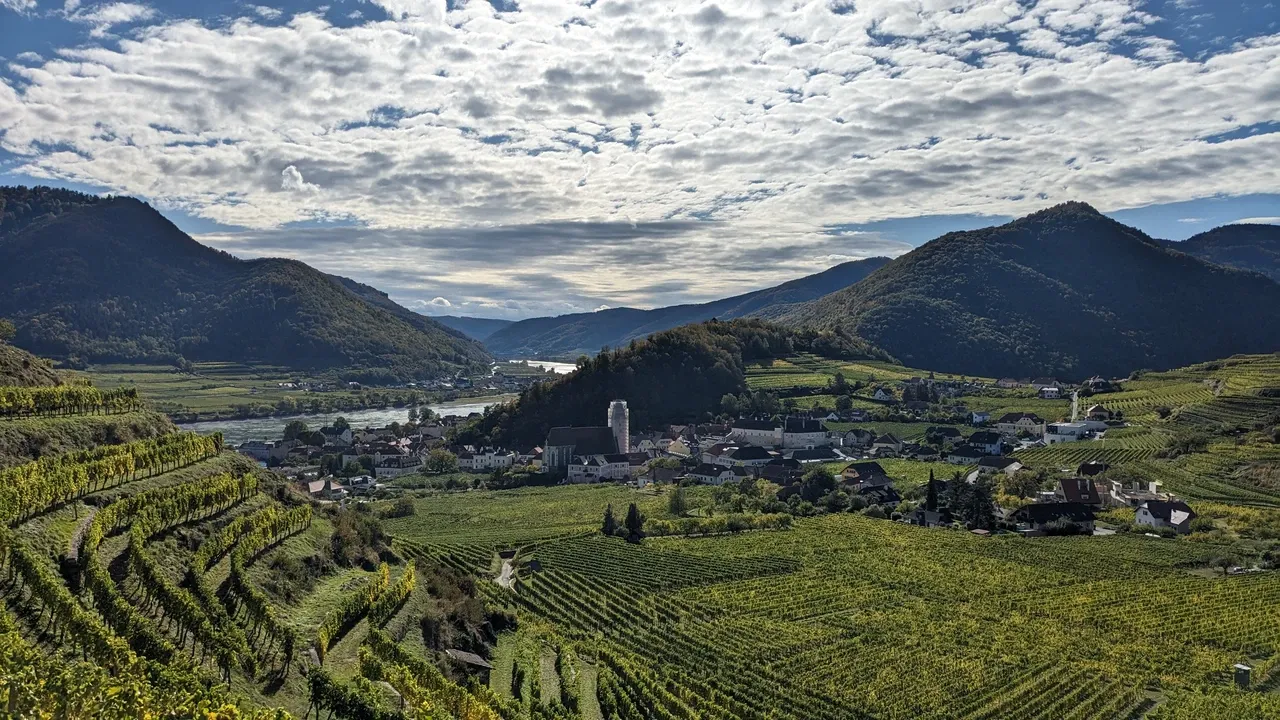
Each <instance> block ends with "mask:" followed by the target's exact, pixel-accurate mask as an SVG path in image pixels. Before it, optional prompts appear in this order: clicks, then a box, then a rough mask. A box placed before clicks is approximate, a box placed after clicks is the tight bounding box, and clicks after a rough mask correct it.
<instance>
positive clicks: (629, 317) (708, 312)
mask: <svg viewBox="0 0 1280 720" xmlns="http://www.w3.org/2000/svg"><path fill="white" fill-rule="evenodd" d="M888 262H889V259H888V258H868V259H866V260H855V261H853V262H847V263H842V264H840V265H837V266H835V267H833V268H830V269H828V270H824V271H823V272H820V273H817V274H815V275H809V276H807V277H802V278H798V279H796V280H791V281H790V282H786V283H783V284H781V285H778V286H776V287H771V288H766V289H764V290H757V291H755V292H750V293H746V294H745V295H737V296H735V297H731V298H725V299H723V300H716V301H714V302H709V303H701V304H697V305H673V306H671V307H664V308H657V309H654V310H637V309H635V308H613V309H609V310H601V311H599V312H592V313H577V314H574V315H561V316H559V317H551V318H533V319H530V320H523V321H520V322H517V323H514V324H512V325H510V326H508V327H506V328H503V329H501V330H498V331H497V332H495V333H493V334H492V335H490V336H489V337H488V338H486V339H485V341H484V342H485V346H486V347H488V348H489V350H490V352H492V353H493V354H495V355H498V356H501V357H563V358H572V357H576V356H578V355H581V354H584V353H586V354H594V353H596V352H599V351H600V348H602V347H605V346H609V347H616V346H618V345H622V344H625V343H626V342H628V341H630V340H632V339H635V338H643V337H646V336H648V335H650V334H652V333H655V332H658V331H659V330H669V329H671V328H674V327H679V326H681V325H688V324H689V323H697V322H703V321H705V320H710V319H712V318H715V319H718V320H733V319H735V318H743V317H752V316H773V315H777V314H780V313H781V312H782V311H783V310H784V309H785V308H786V307H788V306H790V305H794V304H796V303H802V302H806V301H809V300H813V299H815V298H819V297H822V296H823V295H826V294H828V293H831V292H835V291H836V290H839V289H841V288H844V287H848V286H849V285H852V284H854V283H856V282H858V281H859V280H862V279H863V278H865V277H866V276H867V275H869V274H871V273H872V272H874V271H875V270H877V269H879V268H881V267H883V266H884V265H885V264H886V263H888Z"/></svg>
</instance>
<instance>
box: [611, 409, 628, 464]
mask: <svg viewBox="0 0 1280 720" xmlns="http://www.w3.org/2000/svg"><path fill="white" fill-rule="evenodd" d="M609 429H611V430H613V439H614V440H616V441H617V442H618V452H620V453H626V452H631V414H630V412H629V411H628V410H627V401H626V400H614V401H613V402H611V403H609Z"/></svg>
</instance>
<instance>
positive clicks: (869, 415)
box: [238, 377, 1196, 536]
mask: <svg viewBox="0 0 1280 720" xmlns="http://www.w3.org/2000/svg"><path fill="white" fill-rule="evenodd" d="M1117 386H1118V383H1113V382H1112V381H1107V380H1103V379H1101V378H1092V379H1090V380H1088V381H1086V382H1085V383H1082V384H1081V385H1080V386H1078V387H1075V388H1072V387H1070V386H1066V385H1063V384H1060V383H1058V382H1056V381H1054V380H1052V379H1047V378H1040V379H1035V380H1022V381H1018V380H1014V379H1011V378H1005V379H1001V380H999V381H996V382H995V383H993V384H992V387H993V388H995V389H996V391H997V392H999V391H1008V390H1015V389H1023V390H1024V391H1025V390H1026V389H1028V388H1029V389H1030V390H1033V391H1034V393H1035V397H1037V398H1039V399H1043V400H1059V399H1065V398H1067V397H1070V398H1071V410H1070V413H1069V415H1067V416H1065V417H1063V418H1061V419H1058V420H1056V421H1049V420H1046V419H1045V418H1042V417H1040V416H1039V415H1037V414H1036V413H1033V412H1010V413H1003V414H1000V415H998V416H995V417H993V416H992V414H991V413H989V412H984V411H972V412H971V411H968V410H967V409H966V408H965V407H964V406H963V405H962V404H958V403H957V402H954V400H955V398H957V397H959V396H961V395H962V394H966V393H973V392H977V391H981V390H983V389H984V388H983V386H982V384H981V383H979V382H978V381H975V380H969V381H955V380H945V381H944V380H933V379H925V378H915V377H913V378H910V379H908V380H903V381H900V382H898V383H897V384H896V387H895V386H894V385H892V384H881V385H878V386H876V387H874V388H871V387H868V388H866V393H867V396H868V397H869V398H870V400H872V401H874V402H876V403H879V404H881V405H882V406H883V408H884V410H881V411H879V412H878V413H873V411H869V410H867V409H865V408H853V407H845V408H843V409H836V410H829V409H825V408H814V409H811V410H797V409H793V408H787V409H785V410H784V411H783V412H781V413H778V414H773V415H767V414H745V415H742V416H740V417H737V418H728V417H721V418H718V420H719V421H718V422H707V423H696V424H681V425H669V426H666V427H662V428H647V429H638V430H635V431H633V429H632V427H631V423H630V412H629V409H628V407H627V403H626V401H625V400H615V401H613V402H612V403H610V404H609V406H608V407H607V408H601V417H602V419H604V420H605V422H604V423H603V424H601V425H598V426H577V427H574V426H565V427H555V428H552V429H551V430H550V432H549V433H548V434H547V436H546V438H545V441H544V442H543V443H542V444H541V445H537V446H531V447H521V448H500V447H476V446H473V445H461V444H458V443H456V442H455V441H454V440H453V439H452V438H453V437H454V436H455V434H456V432H455V431H456V430H457V429H459V428H461V427H462V426H464V425H466V424H467V423H470V422H472V421H474V420H476V419H477V418H478V417H479V414H478V413H472V414H471V415H470V416H447V417H440V418H437V417H433V416H431V415H430V414H429V413H428V412H426V411H423V412H422V413H421V415H420V414H419V411H418V410H417V408H411V409H410V410H409V412H408V416H407V421H406V422H405V423H392V424H391V425H389V426H387V427H383V428H378V429H374V428H367V429H357V428H352V427H350V426H349V425H348V424H346V423H345V421H342V420H339V421H338V422H336V423H335V424H334V425H332V426H328V427H324V428H321V429H319V430H315V431H312V430H310V429H308V428H305V427H291V428H288V429H286V433H285V435H286V437H284V438H282V439H281V440H279V441H276V442H269V443H268V442H258V441H254V442H247V443H244V444H242V445H241V446H240V447H239V448H238V449H239V451H240V452H241V453H243V454H245V455H248V456H250V457H253V458H254V459H256V460H258V461H259V462H262V463H264V464H266V465H269V466H273V467H276V468H277V469H279V470H280V471H282V472H284V473H285V474H288V475H290V476H292V477H295V478H297V479H298V481H299V482H300V483H303V484H304V485H305V489H306V490H307V492H308V493H309V494H310V495H312V496H313V497H315V498H317V499H319V500H322V501H334V502H346V501H347V500H349V499H350V500H354V499H358V498H365V497H373V496H375V495H376V496H378V497H386V496H387V495H388V494H389V493H394V492H395V491H396V489H397V488H403V487H411V486H413V482H414V481H415V480H417V479H420V478H421V479H429V478H431V477H433V476H442V477H448V478H450V481H449V482H450V487H460V488H465V487H478V486H479V485H480V483H482V482H489V483H490V484H491V483H492V481H493V480H495V479H496V480H497V481H498V483H499V484H498V486H500V487H511V486H516V485H519V484H523V483H528V484H552V483H564V484H588V483H629V484H632V485H634V486H637V487H647V486H649V485H651V484H659V485H665V484H671V483H679V484H685V485H694V484H698V485H712V486H725V485H732V486H735V487H737V486H742V487H746V486H747V485H751V486H755V484H757V483H760V484H769V485H772V486H776V488H777V490H776V498H777V501H778V502H779V503H784V504H785V505H780V507H784V508H786V509H789V510H790V511H797V510H799V511H800V512H805V511H806V509H807V508H808V507H810V506H814V505H817V506H824V505H825V506H826V507H828V508H830V509H836V508H838V509H849V508H852V509H869V512H870V513H872V514H874V515H876V516H883V517H885V518H888V519H893V520H897V521H899V522H904V523H910V524H915V525H921V526H926V527H937V526H956V527H964V528H966V529H969V530H971V531H974V532H977V533H979V534H985V533H988V532H991V531H997V532H1001V531H1007V532H1017V533H1021V534H1024V535H1030V536H1035V535H1049V534H1088V533H1096V534H1109V533H1111V532H1112V530H1109V529H1106V528H1103V527H1098V526H1097V516H1098V515H1099V514H1100V513H1104V512H1105V511H1106V510H1107V509H1109V508H1116V507H1124V508H1131V509H1132V511H1133V513H1134V525H1135V527H1137V526H1142V527H1143V528H1147V529H1149V530H1150V531H1152V532H1158V533H1165V534H1185V533H1188V532H1190V531H1191V524H1192V522H1193V521H1194V519H1195V517H1196V515H1195V513H1194V512H1193V511H1192V510H1191V508H1190V507H1189V506H1188V505H1187V504H1186V503H1185V502H1183V501H1182V500H1180V499H1179V498H1177V497H1174V496H1173V495H1171V494H1169V493H1167V492H1164V491H1163V489H1162V488H1161V486H1160V483H1158V482H1139V481H1134V480H1126V479H1124V478H1120V479H1116V478H1112V477H1109V475H1110V473H1108V472H1107V471H1108V470H1109V469H1110V468H1109V466H1108V465H1107V464H1106V463H1103V462H1097V461H1086V462H1083V463H1079V464H1078V465H1076V466H1074V467H1064V468H1055V469H1054V470H1055V471H1054V472H1052V473H1044V472H1041V473H1039V474H1038V475H1037V476H1036V481H1037V482H1038V486H1037V487H1032V488H1026V486H1025V483H1023V484H1022V486H1023V487H1024V490H1023V491H1022V493H1021V494H1020V496H1014V497H1011V496H1009V495H1008V494H1001V495H999V500H1001V501H1003V502H997V499H996V497H995V495H996V493H993V492H992V491H991V488H993V487H997V486H1000V485H1002V484H1003V483H1002V482H1001V480H1002V479H1004V482H1005V483H1009V482H1010V481H1012V479H1014V478H1018V477H1022V476H1029V475H1031V471H1030V468H1028V467H1027V466H1026V465H1024V463H1023V462H1021V461H1020V460H1019V459H1018V453H1019V452H1021V451H1028V450H1035V449H1038V448H1044V447H1049V446H1053V445H1059V444H1063V443H1091V442H1102V441H1104V440H1105V438H1106V435H1107V433H1108V432H1109V431H1112V430H1115V429H1118V428H1123V427H1125V426H1126V425H1127V423H1126V421H1125V420H1124V417H1123V413H1122V412H1119V411H1116V412H1113V411H1111V410H1109V409H1108V408H1107V407H1106V405H1105V403H1104V402H1091V403H1090V404H1089V406H1088V407H1087V408H1083V409H1081V407H1080V406H1081V405H1083V404H1085V403H1084V402H1082V400H1083V398H1082V397H1080V395H1081V390H1084V394H1087V395H1088V396H1089V397H1090V398H1096V396H1099V395H1105V394H1106V393H1107V392H1110V391H1112V390H1114V389H1115V388H1116V387H1117ZM907 398H929V400H924V399H907ZM886 412H889V413H892V417H894V418H895V419H899V420H901V419H907V420H910V421H914V422H916V423H919V424H921V425H922V426H923V427H924V428H925V430H924V433H923V438H922V439H921V440H922V441H918V442H906V441H904V440H903V439H901V438H900V437H897V436H896V435H895V434H894V433H893V432H889V431H885V432H878V431H877V430H876V428H875V424H876V423H875V420H874V419H873V414H877V415H879V416H880V417H886V415H885V413H886ZM938 417H947V418H951V419H955V418H960V419H962V420H963V421H964V423H963V424H962V425H958V424H954V423H953V424H937V425H934V424H931V423H930V418H934V419H936V418H938ZM892 424H894V425H895V426H901V424H900V423H892ZM849 425H857V427H851V428H848V429H842V428H844V427H847V426H849ZM913 463H919V464H920V467H926V466H928V467H930V470H929V471H928V472H929V480H928V483H927V484H924V483H920V484H917V485H915V486H913V485H911V484H910V483H907V482H904V481H903V478H902V477H898V475H901V474H902V473H901V470H902V468H904V467H913V465H912V464H913ZM940 464H944V465H947V466H952V467H953V471H952V472H951V474H950V477H934V474H935V473H934V468H937V467H939V465H940ZM885 465H892V467H893V468H895V470H886V467H885ZM815 470H817V472H816V473H815ZM824 475H829V476H830V477H831V481H830V482H828V481H824V480H821V478H822V477H823V476H824ZM468 476H469V477H470V478H471V480H470V482H467V481H465V480H462V481H460V480H458V478H459V477H464V478H465V477H468ZM814 477H818V478H820V479H819V481H818V483H819V484H820V485H822V486H823V487H822V488H821V491H815V490H813V485H814V481H813V480H812V478H814ZM957 483H963V484H964V485H966V486H968V487H969V488H982V490H981V491H980V492H977V496H978V499H976V500H975V499H974V497H973V495H974V493H970V496H969V497H968V499H966V500H964V501H963V502H964V503H965V506H966V507H965V511H964V512H963V513H962V512H960V511H959V510H958V508H956V507H952V505H955V504H956V502H958V501H955V500H954V498H955V497H956V495H957V491H959V490H961V488H959V487H952V486H954V485H956V484H957ZM819 492H820V494H818V493H819ZM833 498H836V499H833ZM949 498H950V499H952V500H951V501H950V502H948V499H949ZM1011 500H1012V502H1010V501H1011ZM975 503H978V504H979V505H981V506H982V507H980V508H978V509H974V504H975Z"/></svg>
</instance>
